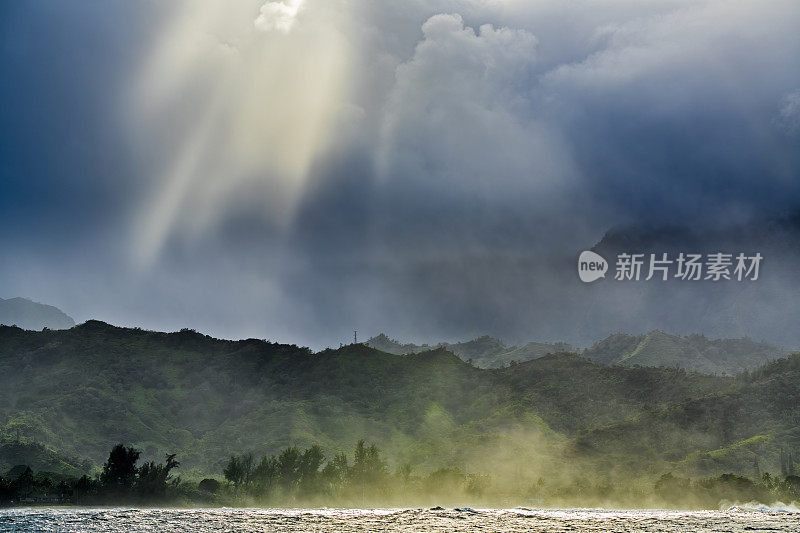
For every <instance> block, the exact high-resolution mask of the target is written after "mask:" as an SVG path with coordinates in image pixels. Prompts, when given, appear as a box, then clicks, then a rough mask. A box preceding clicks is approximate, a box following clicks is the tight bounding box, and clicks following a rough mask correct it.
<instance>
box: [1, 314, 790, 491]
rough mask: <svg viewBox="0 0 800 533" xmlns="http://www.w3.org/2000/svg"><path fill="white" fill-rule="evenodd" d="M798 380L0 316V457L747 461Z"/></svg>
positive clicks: (201, 468)
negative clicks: (349, 454)
mask: <svg viewBox="0 0 800 533" xmlns="http://www.w3.org/2000/svg"><path fill="white" fill-rule="evenodd" d="M799 378H800V356H792V357H790V358H788V359H782V360H779V361H776V362H773V363H771V364H769V365H767V366H765V367H763V368H761V369H758V370H756V371H754V372H752V373H750V374H746V375H741V376H739V377H736V378H733V377H722V376H712V375H703V374H699V373H692V372H687V371H685V370H682V369H677V368H645V367H635V368H625V367H620V366H606V365H600V364H597V363H594V362H592V361H589V360H587V359H585V358H582V357H580V356H578V355H576V354H569V353H557V354H551V355H547V356H544V357H540V358H538V359H535V360H532V361H528V362H525V363H519V364H511V365H509V366H506V367H503V368H496V369H481V368H477V367H476V366H473V365H471V364H469V363H467V362H464V361H463V360H461V359H460V358H459V357H457V356H456V355H454V354H452V353H450V352H448V351H446V350H443V349H436V350H432V351H427V352H422V353H419V354H411V355H403V356H400V355H394V354H389V353H385V352H381V351H378V350H376V349H373V348H370V347H368V346H365V345H360V344H359V345H350V346H345V347H342V348H340V349H338V350H325V351H322V352H320V353H312V352H311V351H309V350H308V349H305V348H301V347H298V346H293V345H282V344H275V343H270V342H266V341H261V340H254V339H250V340H243V341H226V340H218V339H213V338H211V337H208V336H204V335H201V334H199V333H196V332H194V331H189V330H184V331H181V332H177V333H159V332H151V331H142V330H138V329H125V328H117V327H113V326H110V325H108V324H105V323H102V322H97V321H90V322H87V323H85V324H82V325H80V326H77V327H75V328H72V329H70V330H65V331H42V332H33V331H25V330H21V329H19V328H13V327H2V328H0V443H5V444H4V445H0V469H3V468H6V467H10V466H13V464H12V463H19V462H22V461H23V460H24V459H25V457H24V456H25V453H29V454H30V455H31V456H32V457H33V458H32V459H29V460H28V459H25V460H26V461H29V462H30V461H34V460H35V461H38V463H37V464H42V465H43V466H41V467H39V468H41V469H52V470H61V471H65V472H71V471H73V470H75V469H77V470H82V471H86V470H91V469H92V468H93V465H94V467H96V466H97V465H99V464H101V463H102V461H103V460H104V459H105V457H107V454H108V450H109V449H110V448H111V447H112V446H113V445H114V444H115V443H117V442H124V443H126V444H128V445H133V446H136V447H137V448H138V449H141V450H143V459H146V460H149V459H159V460H160V459H163V454H165V453H177V454H178V457H179V458H180V461H181V463H182V465H183V466H182V473H183V475H189V476H195V477H200V476H201V475H206V474H216V475H219V473H220V472H221V471H222V469H223V467H224V464H225V462H226V461H227V459H228V458H229V456H230V455H232V454H239V453H244V452H252V453H254V454H257V455H263V454H274V453H278V452H279V451H280V450H282V449H284V448H286V447H288V446H298V447H300V448H307V447H310V446H312V445H314V444H317V445H320V446H322V448H323V449H324V450H326V453H327V454H328V456H329V457H331V456H333V455H334V454H335V453H337V452H340V451H349V450H351V449H352V447H353V445H354V443H355V442H356V441H357V440H358V439H362V438H363V439H366V440H367V441H368V442H374V443H376V444H377V445H378V446H379V447H380V448H381V450H383V452H384V453H385V454H386V457H387V458H388V459H389V461H390V467H391V468H392V469H394V468H396V467H398V466H399V465H401V464H405V463H408V464H410V465H413V468H414V469H415V471H419V472H425V471H432V470H435V469H437V468H440V467H443V466H444V467H457V468H459V469H461V470H462V471H464V472H487V473H492V474H494V475H495V476H500V477H502V478H503V479H504V480H507V482H508V483H509V484H516V485H517V486H521V485H524V484H531V483H533V482H534V481H535V480H536V479H539V478H544V479H547V480H561V479H563V480H566V479H568V478H576V477H578V478H579V477H582V476H587V475H590V476H593V477H603V476H606V477H608V478H626V479H631V480H632V479H636V478H639V477H640V478H641V479H643V480H645V481H646V482H647V483H652V480H653V476H657V475H660V474H661V473H664V472H666V471H676V472H682V473H686V474H702V475H711V474H714V473H722V472H734V473H740V474H746V475H752V471H753V469H754V465H755V464H756V463H758V468H759V469H760V470H761V471H770V470H771V471H773V472H777V471H779V470H780V468H781V464H780V455H781V450H783V449H785V450H795V449H797V448H799V447H800V431H798V429H797V428H798V427H799V426H800V424H798V422H800V411H799V410H798V407H797V406H798V405H800V386H799V385H798V384H800V379H799ZM26 449H27V450H28V452H25V450H26ZM794 456H795V457H797V456H800V454H796V453H795V454H794ZM48 465H50V466H48Z"/></svg>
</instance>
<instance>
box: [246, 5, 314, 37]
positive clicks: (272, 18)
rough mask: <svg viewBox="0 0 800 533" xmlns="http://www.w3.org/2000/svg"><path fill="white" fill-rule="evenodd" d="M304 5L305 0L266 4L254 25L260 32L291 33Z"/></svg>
mask: <svg viewBox="0 0 800 533" xmlns="http://www.w3.org/2000/svg"><path fill="white" fill-rule="evenodd" d="M302 5H303V0H285V1H283V2H274V1H272V2H266V3H265V4H264V5H262V6H261V11H260V13H259V15H258V18H257V19H256V20H255V22H254V24H255V26H256V28H258V29H259V30H263V31H279V32H282V33H289V32H290V31H291V30H292V26H294V23H295V19H296V18H297V13H298V12H299V11H300V8H301V7H302Z"/></svg>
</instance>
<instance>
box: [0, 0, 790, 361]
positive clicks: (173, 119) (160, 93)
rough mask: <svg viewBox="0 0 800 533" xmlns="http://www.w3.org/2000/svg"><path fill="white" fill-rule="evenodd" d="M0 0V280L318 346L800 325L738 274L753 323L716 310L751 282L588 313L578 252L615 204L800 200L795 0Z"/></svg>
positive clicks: (630, 207)
mask: <svg viewBox="0 0 800 533" xmlns="http://www.w3.org/2000/svg"><path fill="white" fill-rule="evenodd" d="M11 4H13V8H10V7H7V6H6V7H4V8H3V9H4V13H3V15H4V16H3V17H0V24H3V27H2V29H3V32H2V41H1V42H2V48H0V67H2V69H3V74H4V75H5V76H4V80H5V83H4V84H3V86H2V91H3V93H2V94H3V95H4V96H5V101H6V102H8V105H6V106H5V107H4V108H2V110H0V123H2V124H3V125H4V128H3V132H2V133H0V134H2V135H3V137H2V141H3V142H0V150H3V156H4V157H3V165H2V166H0V172H2V173H3V174H2V176H3V178H4V179H3V182H0V187H2V192H3V195H0V207H2V208H3V210H2V211H0V222H2V224H0V231H2V235H3V237H4V242H5V243H6V249H7V251H8V253H7V254H6V256H5V258H3V259H2V262H0V282H2V284H3V286H4V287H5V289H4V294H0V296H4V297H8V296H17V295H19V294H21V295H28V296H32V297H35V298H37V299H39V300H42V301H47V302H49V303H55V304H58V305H61V306H62V307H64V308H65V311H67V312H70V313H71V314H73V315H74V316H75V318H76V319H78V320H83V319H87V318H101V319H103V318H106V319H108V320H112V321H115V322H118V323H122V324H133V325H141V326H144V327H150V328H154V329H170V328H173V329H174V328H176V327H183V326H188V327H196V328H198V329H200V330H203V331H207V332H210V333H213V334H217V335H223V336H229V337H240V336H247V335H254V336H260V337H270V338H278V339H280V340H284V341H292V342H299V343H305V344H310V345H312V346H314V347H320V346H325V345H336V343H337V342H338V341H339V340H342V339H343V338H345V337H344V335H343V333H342V332H348V331H349V332H352V329H354V328H358V329H359V330H360V333H361V332H363V333H364V334H370V333H377V332H378V331H380V330H386V331H387V332H388V333H390V334H392V335H395V336H398V337H405V338H408V339H409V340H419V341H430V340H441V339H445V340H454V339H459V338H463V337H466V336H471V335H479V334H484V333H488V334H494V335H498V336H502V337H504V338H505V339H506V340H509V341H512V342H519V341H524V340H551V341H554V340H566V341H570V342H573V343H582V342H587V341H590V340H593V339H595V338H597V337H599V336H602V335H605V334H607V333H609V332H610V331H614V330H616V331H630V332H634V333H635V332H638V331H640V330H641V329H644V328H650V327H660V328H661V329H665V330H670V329H674V330H676V331H679V332H688V331H684V330H685V329H686V328H687V327H691V326H692V325H694V324H696V325H697V327H698V328H700V329H703V331H701V332H715V333H716V334H720V335H724V334H751V335H753V336H756V337H758V336H759V335H764V336H767V335H769V336H775V337H776V338H774V339H772V337H771V338H770V340H774V341H776V342H784V343H794V342H795V341H797V342H796V343H797V344H800V338H797V339H795V337H793V336H791V335H784V336H783V337H782V338H777V337H780V336H781V331H789V330H791V329H792V328H787V327H781V326H780V324H784V325H785V323H786V321H790V320H792V319H794V318H797V311H796V310H794V308H793V307H792V305H791V304H790V302H789V300H788V299H786V298H788V296H786V295H789V296H791V295H794V294H795V293H796V289H793V288H792V287H794V286H797V285H792V283H791V280H788V281H787V280H785V279H782V280H773V281H772V282H765V283H764V284H762V285H759V286H758V287H757V289H758V290H760V291H761V292H758V291H756V289H753V291H755V292H753V293H752V294H751V293H748V297H747V298H748V299H749V300H750V301H753V302H755V303H754V305H757V307H758V308H759V309H761V310H762V311H760V316H762V317H763V320H761V321H760V322H752V330H748V329H747V324H745V323H743V322H742V320H739V319H737V317H730V316H728V317H722V318H719V320H717V321H716V322H714V321H713V320H712V318H713V317H714V313H713V312H711V311H710V310H709V309H712V307H713V306H711V304H713V303H714V302H717V303H718V304H719V305H721V306H722V307H725V302H727V301H728V300H726V299H725V298H728V296H730V298H731V299H734V300H736V301H741V300H742V298H743V296H742V295H741V294H739V295H728V296H725V297H724V298H723V296H724V295H722V294H720V297H719V298H718V299H716V300H713V301H711V303H709V306H711V307H704V308H703V309H701V310H698V311H696V313H697V316H694V317H693V316H691V313H687V312H685V309H686V308H687V307H691V305H689V304H687V302H691V301H692V294H690V293H687V294H681V295H680V301H677V300H676V301H675V302H672V303H670V301H669V300H668V298H666V297H665V295H664V294H661V293H658V292H657V291H652V290H650V289H648V290H647V291H640V292H636V291H632V292H631V291H621V292H619V293H615V294H612V295H610V296H609V300H608V302H610V303H608V304H607V305H601V303H598V302H595V303H593V304H592V305H591V306H587V305H586V298H588V296H587V295H588V293H587V291H589V290H593V289H587V288H586V287H582V286H581V285H580V284H579V282H578V280H577V277H576V276H575V274H574V272H572V270H571V268H572V259H573V256H574V255H575V254H577V253H579V252H580V251H581V250H583V249H586V248H589V247H591V246H592V245H593V244H595V243H596V242H597V241H598V240H599V239H600V238H601V237H602V235H603V234H604V232H605V231H606V230H607V229H608V228H610V227H613V226H615V225H619V224H631V225H634V226H646V225H651V226H658V225H673V224H680V225H686V226H689V227H693V228H705V229H709V230H714V229H718V228H725V227H727V226H730V225H731V224H738V223H741V222H748V221H749V222H753V221H755V222H759V221H767V220H769V219H770V217H773V216H780V215H782V214H786V213H791V212H794V211H797V210H800V96H798V95H800V66H798V65H800V4H798V3H797V2H796V1H794V0H767V1H764V2H745V1H738V0H735V1H729V0H725V1H722V0H655V1H652V2H640V1H638V0H600V1H589V0H577V1H572V2H562V1H557V0H545V1H540V2H529V1H527V0H425V1H422V0H419V1H418V0H414V1H409V2H392V1H388V0H369V1H368V0H242V1H237V2H228V1H221V0H200V1H181V2H174V3H168V4H161V3H138V4H131V5H124V6H123V5H120V4H114V3H103V4H91V6H92V7H91V8H89V7H84V6H83V4H81V3H80V2H78V3H77V6H76V5H75V4H72V5H71V4H70V3H66V2H65V3H61V2H54V3H53V4H52V5H51V6H50V9H44V8H43V7H41V6H36V5H32V4H26V3H22V2H20V3H18V4H17V3H13V2H12V3H11ZM86 5H87V6H88V5H90V4H86ZM121 21H126V23H125V24H124V25H123V24H122V23H121ZM32 35H41V36H44V37H42V38H41V39H39V40H38V41H35V40H32V39H31V37H30V36H32ZM98 43H105V44H104V45H103V46H99V45H98ZM53 51H56V52H53ZM56 60H59V61H60V63H59V62H57V61H56ZM61 63H64V64H65V65H67V67H68V68H67V67H64V68H60V67H59V64H61ZM8 80H14V83H10V82H9V81H8ZM76 125H77V126H76ZM87 198H92V199H93V202H91V203H90V202H88V200H87ZM20 206H24V209H22V208H20ZM764 223H766V222H764ZM565 265H566V266H565ZM765 275H766V274H765ZM787 279H788V278H787ZM797 296H798V297H800V295H797ZM707 303H708V302H707ZM589 309H590V310H591V312H592V313H595V314H596V315H598V316H602V320H596V319H593V318H592V317H591V316H590V311H589ZM768 311H769V312H768ZM709 317H711V318H709ZM770 322H772V323H773V324H777V325H773V326H770V325H769V323H770Z"/></svg>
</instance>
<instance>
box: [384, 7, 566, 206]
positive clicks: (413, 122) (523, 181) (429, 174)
mask: <svg viewBox="0 0 800 533" xmlns="http://www.w3.org/2000/svg"><path fill="white" fill-rule="evenodd" d="M422 32H423V39H422V41H421V42H419V44H418V45H417V47H416V50H415V52H414V56H413V57H412V58H411V59H410V60H409V61H407V62H405V63H403V64H402V65H400V66H399V67H398V68H397V73H396V84H395V86H394V88H393V90H392V93H391V95H390V96H389V101H388V102H389V103H388V106H387V113H386V117H385V120H384V132H383V146H382V148H381V150H382V155H381V159H382V160H381V167H382V169H383V170H382V172H383V174H384V178H385V179H399V180H404V181H407V182H408V184H409V186H418V187H421V188H422V189H424V190H427V191H429V192H439V193H441V194H443V195H445V196H444V197H445V198H446V197H448V196H455V197H461V196H466V197H472V198H474V199H477V198H481V199H483V200H488V201H490V202H492V201H501V202H508V201H511V202H514V203H516V202H518V201H519V199H520V198H521V197H524V198H526V201H529V202H531V204H530V205H531V206H533V205H535V204H536V203H537V201H538V199H539V198H543V197H544V196H545V195H547V194H551V193H554V194H555V193H558V191H560V190H562V187H563V186H564V185H566V184H568V183H569V182H570V181H571V179H572V178H573V177H574V176H573V175H572V172H573V169H572V168H571V165H570V160H569V157H568V154H567V153H566V152H565V148H564V145H563V144H562V142H561V141H560V139H559V136H558V132H557V131H554V130H552V129H551V128H550V126H549V124H548V123H547V121H546V120H545V117H543V116H542V115H541V114H540V113H539V111H538V105H539V104H538V95H537V89H536V81H535V72H536V64H537V59H536V57H537V52H536V48H537V39H536V37H535V36H534V35H533V34H531V33H530V32H528V31H525V30H519V29H511V28H504V27H501V28H495V27H493V26H492V25H489V24H485V25H483V26H481V27H480V28H479V29H478V30H477V31H476V30H474V29H473V28H471V27H469V26H465V25H464V21H463V20H462V18H461V16H460V15H458V14H439V15H435V16H433V17H431V18H429V19H428V20H427V21H426V22H425V23H424V24H423V26H422ZM551 200H552V199H551Z"/></svg>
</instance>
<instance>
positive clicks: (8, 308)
mask: <svg viewBox="0 0 800 533" xmlns="http://www.w3.org/2000/svg"><path fill="white" fill-rule="evenodd" d="M0 324H5V325H6V326H18V327H20V328H22V329H30V330H41V329H43V328H49V329H69V328H71V327H73V326H75V321H74V320H73V319H72V317H70V316H68V315H67V314H66V313H64V312H63V311H61V310H60V309H58V308H57V307H53V306H52V305H46V304H41V303H38V302H34V301H32V300H29V299H27V298H21V297H15V298H8V299H7V300H4V299H2V298H0Z"/></svg>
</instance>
